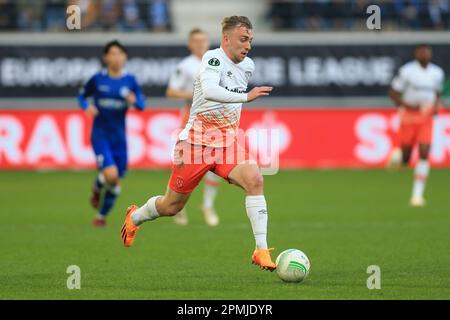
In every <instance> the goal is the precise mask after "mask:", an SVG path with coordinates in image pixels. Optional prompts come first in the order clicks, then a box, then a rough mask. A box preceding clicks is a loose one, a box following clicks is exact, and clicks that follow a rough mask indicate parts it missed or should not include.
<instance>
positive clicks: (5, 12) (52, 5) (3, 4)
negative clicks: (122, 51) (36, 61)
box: [0, 0, 171, 32]
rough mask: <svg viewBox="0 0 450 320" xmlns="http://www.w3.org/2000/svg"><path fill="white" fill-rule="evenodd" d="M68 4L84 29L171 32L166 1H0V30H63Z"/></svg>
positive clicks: (168, 8) (168, 6)
mask: <svg viewBox="0 0 450 320" xmlns="http://www.w3.org/2000/svg"><path fill="white" fill-rule="evenodd" d="M69 5H78V6H79V7H80V9H81V16H82V19H81V21H82V26H81V27H82V29H83V30H90V31H155V32H157V31H162V32H164V31H170V30H171V21H170V5H169V0H34V1H33V0H0V30H2V31H9V30H13V31H17V30H18V31H63V30H65V29H66V9H67V7H68V6H69Z"/></svg>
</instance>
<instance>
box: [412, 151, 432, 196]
mask: <svg viewBox="0 0 450 320" xmlns="http://www.w3.org/2000/svg"><path fill="white" fill-rule="evenodd" d="M429 172H430V165H429V164H428V161H427V160H419V161H418V162H417V164H416V167H415V169H414V184H413V193H412V196H413V197H414V198H416V197H418V198H421V197H423V192H424V191H425V184H426V182H427V178H428V173H429Z"/></svg>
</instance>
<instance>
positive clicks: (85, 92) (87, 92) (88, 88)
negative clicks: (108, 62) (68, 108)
mask: <svg viewBox="0 0 450 320" xmlns="http://www.w3.org/2000/svg"><path fill="white" fill-rule="evenodd" d="M94 92H95V75H94V76H92V77H91V78H90V79H89V80H88V81H87V82H86V84H85V85H84V86H83V87H82V88H80V93H79V94H78V105H79V106H80V108H81V109H83V110H86V109H87V107H88V106H89V100H88V99H87V98H88V97H90V96H92V95H93V94H94Z"/></svg>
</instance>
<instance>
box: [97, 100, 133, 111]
mask: <svg viewBox="0 0 450 320" xmlns="http://www.w3.org/2000/svg"><path fill="white" fill-rule="evenodd" d="M98 105H99V106H100V107H102V108H105V109H122V108H126V106H127V105H126V103H125V101H123V100H118V99H112V98H101V99H98Z"/></svg>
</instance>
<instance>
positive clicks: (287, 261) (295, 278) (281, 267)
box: [275, 249, 311, 282]
mask: <svg viewBox="0 0 450 320" xmlns="http://www.w3.org/2000/svg"><path fill="white" fill-rule="evenodd" d="M275 263H276V265H277V269H276V270H277V274H278V276H279V277H280V279H281V280H283V281H285V282H302V281H303V280H305V278H306V277H307V276H308V273H309V269H310V267H311V265H310V263H309V259H308V257H307V256H306V254H304V253H303V252H302V251H300V250H297V249H287V250H284V251H283V252H282V253H280V254H279V255H278V257H277V260H276V262H275Z"/></svg>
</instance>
